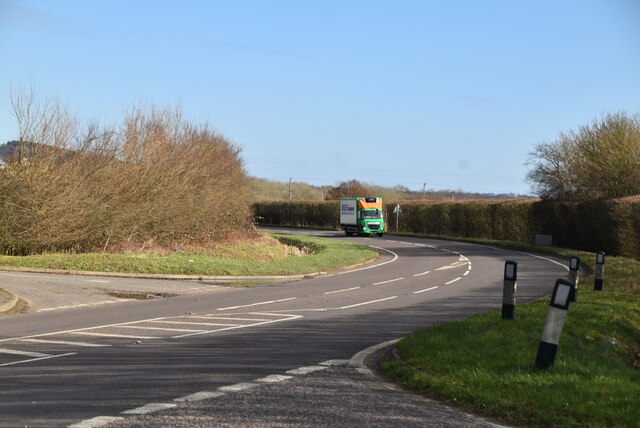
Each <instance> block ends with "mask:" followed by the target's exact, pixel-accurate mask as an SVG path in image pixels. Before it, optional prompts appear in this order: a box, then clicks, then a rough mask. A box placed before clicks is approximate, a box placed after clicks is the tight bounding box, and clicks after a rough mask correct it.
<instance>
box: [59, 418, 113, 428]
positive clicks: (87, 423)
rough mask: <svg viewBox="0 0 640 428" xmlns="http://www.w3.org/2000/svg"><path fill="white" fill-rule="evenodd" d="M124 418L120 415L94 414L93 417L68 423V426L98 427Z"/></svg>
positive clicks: (80, 427)
mask: <svg viewBox="0 0 640 428" xmlns="http://www.w3.org/2000/svg"><path fill="white" fill-rule="evenodd" d="M123 420H124V418H122V417H120V416H96V417H95V418H91V419H87V420H84V421H82V422H78V423H77V424H73V425H69V427H68V428H99V427H103V426H105V425H108V424H110V423H112V422H118V421H123Z"/></svg>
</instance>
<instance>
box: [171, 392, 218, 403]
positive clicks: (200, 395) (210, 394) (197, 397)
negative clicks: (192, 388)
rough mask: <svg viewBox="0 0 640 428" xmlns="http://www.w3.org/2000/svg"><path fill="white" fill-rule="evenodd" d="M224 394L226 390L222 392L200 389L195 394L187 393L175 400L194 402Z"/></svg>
mask: <svg viewBox="0 0 640 428" xmlns="http://www.w3.org/2000/svg"><path fill="white" fill-rule="evenodd" d="M223 395H224V392H220V391H200V392H196V393H195V394H189V395H185V396H184V397H179V398H174V399H173V401H176V402H183V401H186V402H189V403H192V402H194V401H202V400H207V399H209V398H217V397H221V396H223Z"/></svg>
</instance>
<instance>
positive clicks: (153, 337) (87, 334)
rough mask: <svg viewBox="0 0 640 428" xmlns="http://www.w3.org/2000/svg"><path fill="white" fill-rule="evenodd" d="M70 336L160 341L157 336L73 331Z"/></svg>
mask: <svg viewBox="0 0 640 428" xmlns="http://www.w3.org/2000/svg"><path fill="white" fill-rule="evenodd" d="M68 334H82V335H85V336H96V337H117V338H120V339H160V338H159V337H157V336H130V335H127V334H112V333H96V332H93V331H72V332H69V333H68Z"/></svg>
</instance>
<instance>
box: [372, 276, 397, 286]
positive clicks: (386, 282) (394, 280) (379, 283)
mask: <svg viewBox="0 0 640 428" xmlns="http://www.w3.org/2000/svg"><path fill="white" fill-rule="evenodd" d="M403 279H404V277H402V278H395V279H390V280H388V281H380V282H374V283H373V284H372V285H382V284H388V283H390V282H396V281H402V280H403Z"/></svg>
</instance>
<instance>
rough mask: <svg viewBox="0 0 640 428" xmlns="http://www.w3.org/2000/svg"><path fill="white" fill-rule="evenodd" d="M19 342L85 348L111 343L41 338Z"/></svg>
mask: <svg viewBox="0 0 640 428" xmlns="http://www.w3.org/2000/svg"><path fill="white" fill-rule="evenodd" d="M20 341H21V342H30V343H49V344H52V345H70V346H84V347H87V348H98V347H104V346H111V345H102V344H98V343H87V342H69V341H66V340H43V339H21V340H20Z"/></svg>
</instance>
